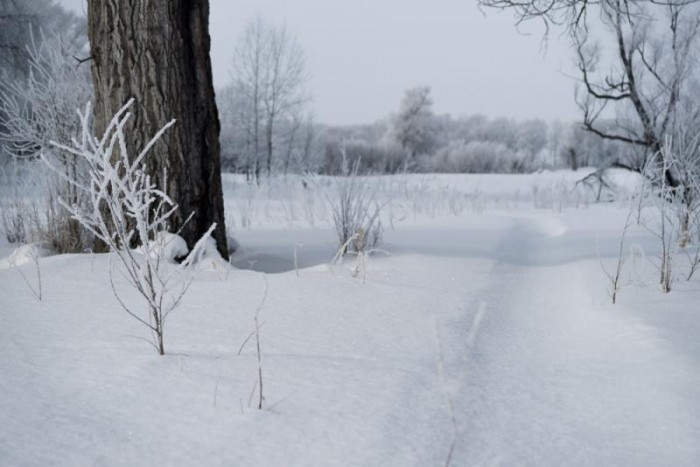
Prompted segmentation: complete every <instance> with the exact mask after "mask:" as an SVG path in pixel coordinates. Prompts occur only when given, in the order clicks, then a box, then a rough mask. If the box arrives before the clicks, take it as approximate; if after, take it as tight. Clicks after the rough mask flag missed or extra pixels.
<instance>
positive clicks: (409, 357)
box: [0, 172, 700, 466]
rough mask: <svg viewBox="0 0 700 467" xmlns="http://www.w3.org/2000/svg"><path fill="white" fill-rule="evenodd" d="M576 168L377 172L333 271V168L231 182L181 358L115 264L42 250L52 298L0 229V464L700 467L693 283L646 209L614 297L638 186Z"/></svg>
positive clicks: (632, 232)
mask: <svg viewBox="0 0 700 467" xmlns="http://www.w3.org/2000/svg"><path fill="white" fill-rule="evenodd" d="M583 175H585V172H576V173H572V172H556V173H551V172H545V173H539V174H532V175H405V176H387V177H376V178H371V179H369V181H368V183H371V184H373V186H375V187H376V190H377V200H378V202H380V203H381V204H382V205H384V207H383V209H382V211H381V219H382V226H383V231H384V242H383V244H382V245H381V247H380V248H381V249H382V251H381V252H377V253H376V254H374V255H372V256H370V257H369V258H366V260H365V262H364V263H362V264H358V263H357V261H356V260H355V259H353V258H349V259H347V260H345V262H344V263H342V264H332V259H333V257H334V255H335V253H336V251H337V249H338V245H337V239H336V237H335V234H334V231H333V229H332V223H331V215H330V210H329V207H328V199H329V198H330V199H332V197H333V193H334V186H335V184H336V183H338V182H337V180H335V179H333V178H324V177H311V178H299V177H289V178H286V179H279V180H274V181H273V182H264V183H263V184H262V185H260V186H256V185H248V184H246V183H245V181H244V180H243V179H242V178H240V177H238V176H231V175H227V176H225V179H224V187H225V196H226V204H227V215H228V218H227V222H228V227H229V229H230V230H231V231H232V232H233V235H234V236H235V237H236V239H237V240H238V242H239V243H240V247H239V249H238V250H237V252H236V253H235V254H234V255H233V258H232V264H233V266H234V267H233V268H227V267H226V265H225V264H222V263H220V262H215V261H213V260H212V261H211V264H206V263H205V264H200V269H201V271H200V272H199V273H198V274H197V275H196V277H195V279H194V282H193V283H192V286H191V288H190V290H189V292H188V294H187V295H186V296H185V298H184V301H183V303H182V304H181V306H180V307H179V308H178V309H176V310H175V311H174V312H173V314H172V315H171V316H170V317H169V321H168V323H167V326H166V328H165V343H166V353H167V354H166V356H164V357H160V356H158V355H157V354H156V352H155V351H154V350H153V349H152V348H151V347H150V346H149V345H148V343H146V342H144V340H143V339H144V338H147V337H148V336H147V335H146V333H145V330H144V327H143V326H142V325H140V324H139V323H138V322H136V321H135V320H133V319H131V318H130V317H129V316H128V315H127V314H126V313H125V312H124V311H123V310H122V309H121V307H120V305H119V303H118V302H117V301H116V300H115V298H114V296H113V293H112V288H111V286H110V278H109V277H110V275H109V269H110V258H109V256H108V255H93V254H82V255H61V256H50V257H43V258H41V259H40V260H39V261H38V266H39V270H40V280H41V286H42V288H41V300H38V299H37V297H36V296H35V294H34V293H33V292H32V288H34V290H36V289H37V288H38V281H39V277H38V275H37V264H35V262H34V261H28V262H26V263H24V264H22V265H19V266H17V267H10V266H11V265H12V264H13V263H14V264H19V263H21V262H22V261H20V260H22V259H26V258H25V256H26V255H22V254H17V253H15V254H14V257H13V258H12V260H10V259H8V257H10V256H11V255H12V254H13V249H14V246H12V245H8V244H7V243H2V244H1V245H0V251H1V254H0V258H5V259H4V260H1V261H0V323H2V324H1V325H0V465H2V466H49V465H59V466H88V465H89V466H92V465H124V466H141V465H144V466H145V465H175V466H191V465H207V466H216V465H222V466H224V465H226V466H230V465H236V466H309V465H318V466H347V465H361V466H365V465H374V466H389V465H392V466H393V465H396V466H410V465H415V466H442V465H453V466H473V465H479V466H481V465H489V466H490V465H503V466H515V465H528V466H531V465H552V466H561V465H568V466H579V465H581V466H584V465H605V466H609V465H610V466H612V465H618V466H628V465H634V466H697V465H700V399H699V398H698V388H700V339H699V338H698V336H700V305H699V304H700V278H698V277H697V275H696V276H695V277H693V278H692V279H691V280H690V281H685V280H683V279H682V278H683V275H684V272H685V269H684V268H686V267H687V264H686V263H687V261H686V260H685V256H684V254H683V252H680V253H679V254H678V255H677V257H676V262H677V264H675V269H674V271H677V277H678V281H677V282H676V283H674V284H673V291H672V292H671V293H669V294H663V293H661V291H660V290H659V286H658V277H657V276H658V271H657V266H656V265H657V255H658V252H659V248H660V246H659V244H658V241H657V239H656V238H655V237H654V235H653V234H652V233H650V232H649V229H648V228H645V227H642V226H637V225H636V224H635V225H633V226H632V227H631V228H630V229H629V231H628V233H627V240H626V243H625V245H624V248H623V250H624V253H623V255H624V256H625V258H626V261H625V263H624V268H623V272H622V279H621V283H622V287H621V289H620V290H619V293H618V297H617V304H616V305H614V306H613V305H612V304H611V299H610V287H611V284H610V280H609V279H608V277H607V276H606V273H605V272H604V269H605V270H607V271H608V272H610V271H613V270H614V269H615V267H616V265H617V262H618V251H619V245H620V237H621V234H622V229H623V226H624V224H625V219H626V216H627V214H628V212H629V208H628V205H629V201H628V200H627V197H626V192H625V191H624V190H621V191H620V192H618V193H616V195H615V196H616V198H617V199H616V200H613V201H608V200H607V197H605V198H606V200H605V201H604V202H600V203H594V202H593V201H594V198H595V196H594V195H595V194H594V193H592V192H589V191H587V190H586V189H584V188H582V187H580V185H579V187H575V185H574V184H575V182H576V181H577V180H579V179H581V177H583ZM619 178H620V179H622V178H624V177H622V176H620V177H619ZM620 184H621V185H622V186H627V187H629V186H630V185H631V182H630V181H629V180H622V181H621V182H620ZM650 222H651V221H650ZM0 241H1V242H5V239H4V237H3V238H2V240H0ZM693 248H695V245H692V246H691V247H689V248H688V252H690V250H692V249H693ZM115 280H116V281H117V287H120V282H119V281H120V278H119V277H118V276H116V277H115ZM30 285H31V287H32V288H30ZM121 285H122V286H123V284H121ZM121 290H128V289H126V288H125V286H123V287H122V288H121ZM131 298H133V299H134V303H138V302H137V301H136V300H137V298H136V297H131ZM256 313H258V315H259V319H260V322H261V324H262V326H261V327H260V347H261V358H262V375H263V382H264V390H263V394H264V401H263V409H262V410H258V409H257V404H258V393H257V390H258V389H257V388H258V379H257V378H258V361H257V353H256V348H255V345H254V341H255V340H254V339H248V340H247V338H248V337H249V336H250V335H251V332H252V331H253V330H254V328H255V324H254V318H255V316H256Z"/></svg>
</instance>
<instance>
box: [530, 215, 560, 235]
mask: <svg viewBox="0 0 700 467" xmlns="http://www.w3.org/2000/svg"><path fill="white" fill-rule="evenodd" d="M566 231H567V228H566V224H565V223H564V221H563V220H562V219H559V218H555V217H549V218H546V219H540V220H539V222H538V223H537V233H538V234H539V235H541V236H543V237H561V236H562V235H564V234H565V233H566Z"/></svg>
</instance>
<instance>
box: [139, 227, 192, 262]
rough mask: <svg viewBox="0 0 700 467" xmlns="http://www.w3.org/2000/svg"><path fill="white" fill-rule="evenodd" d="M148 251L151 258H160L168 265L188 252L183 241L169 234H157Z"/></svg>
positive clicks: (177, 236) (179, 237)
mask: <svg viewBox="0 0 700 467" xmlns="http://www.w3.org/2000/svg"><path fill="white" fill-rule="evenodd" d="M148 251H149V253H150V254H151V256H152V257H154V258H156V257H160V258H161V259H163V260H165V261H167V262H169V263H175V262H176V261H175V258H183V257H185V256H187V253H189V252H190V250H189V248H187V242H185V239H184V238H182V237H181V236H179V235H176V234H173V233H170V232H158V233H157V234H156V238H155V240H153V241H151V242H150V245H149V247H148Z"/></svg>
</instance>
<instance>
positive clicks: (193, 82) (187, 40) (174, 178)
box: [88, 0, 228, 259]
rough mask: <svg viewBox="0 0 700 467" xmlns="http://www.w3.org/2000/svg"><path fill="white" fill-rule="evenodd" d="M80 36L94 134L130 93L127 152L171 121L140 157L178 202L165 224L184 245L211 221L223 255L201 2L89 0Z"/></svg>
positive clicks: (214, 116) (214, 119)
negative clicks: (86, 49) (86, 50)
mask: <svg viewBox="0 0 700 467" xmlns="http://www.w3.org/2000/svg"><path fill="white" fill-rule="evenodd" d="M88 36H89V38H90V47H91V52H92V74H93V81H94V87H95V105H94V108H95V129H94V130H95V132H96V133H97V134H98V135H100V134H102V132H103V131H104V129H105V127H106V125H107V124H108V123H109V121H110V120H111V118H112V116H113V115H114V113H115V112H117V110H119V109H120V108H121V107H122V106H123V105H124V104H125V103H126V102H127V101H128V100H129V99H130V98H132V97H133V98H134V99H135V105H134V107H133V114H134V115H133V117H132V122H131V124H130V126H129V127H128V128H127V135H128V137H129V138H128V139H129V147H128V149H129V154H130V155H131V156H132V157H135V156H136V155H137V154H138V151H139V150H140V149H141V148H143V146H144V144H145V143H146V142H147V141H148V140H149V139H150V138H151V137H152V136H153V135H154V134H155V133H156V132H157V131H158V130H159V129H160V128H161V127H162V126H163V125H165V124H166V123H167V122H168V121H170V120H171V119H176V120H177V123H176V124H175V125H174V126H173V127H172V128H170V129H169V130H168V131H167V132H166V133H165V135H164V136H163V138H162V139H161V140H160V141H159V142H158V143H157V144H156V146H155V147H154V148H153V154H152V155H151V156H150V157H149V158H147V159H148V161H147V164H148V165H147V170H148V172H149V173H150V174H151V176H152V177H153V179H154V181H155V182H156V183H157V184H158V186H159V187H161V188H163V189H164V191H165V192H166V193H167V194H168V195H169V196H170V197H171V198H172V199H173V201H174V202H175V203H177V204H178V205H179V209H178V211H177V212H176V213H175V215H174V216H173V218H172V225H171V226H170V228H171V230H172V231H178V230H180V229H182V230H181V232H180V235H182V237H184V239H185V240H186V241H187V244H188V246H189V247H190V248H192V247H193V246H194V243H195V242H196V241H197V239H198V238H199V237H200V236H201V235H202V234H204V233H205V232H206V231H207V230H208V228H209V227H210V226H211V224H212V223H214V222H216V223H217V228H216V230H215V231H214V233H213V237H214V240H216V243H217V248H218V250H219V253H221V255H222V256H223V257H224V258H226V259H228V251H227V246H226V233H225V224H224V202H223V193H222V187H221V167H220V158H221V154H220V146H219V130H220V125H219V117H218V113H217V108H216V102H215V99H214V86H213V83H212V72H211V61H210V58H209V46H210V38H209V1H208V0H89V2H88ZM164 172H165V173H167V177H164ZM166 178H167V183H165V181H166ZM190 215H192V218H191V219H190V220H189V222H185V221H186V220H187V219H188V217H189V216H190Z"/></svg>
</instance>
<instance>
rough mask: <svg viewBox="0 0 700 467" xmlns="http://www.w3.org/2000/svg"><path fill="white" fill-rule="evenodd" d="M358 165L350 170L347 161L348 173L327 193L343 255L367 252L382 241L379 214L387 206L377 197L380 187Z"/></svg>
mask: <svg viewBox="0 0 700 467" xmlns="http://www.w3.org/2000/svg"><path fill="white" fill-rule="evenodd" d="M358 166H359V164H358V163H356V164H355V165H354V166H353V168H352V169H349V167H348V165H347V161H346V162H345V164H344V172H345V173H344V175H345V176H344V177H335V178H334V179H333V184H332V190H331V192H330V193H327V194H326V199H327V200H328V204H329V206H330V210H331V213H332V216H333V225H334V227H335V232H336V235H337V237H338V243H339V247H340V248H341V250H342V252H341V253H342V254H345V253H346V252H347V251H355V252H360V251H364V250H365V249H368V248H372V247H374V246H377V245H378V244H379V243H381V240H382V225H381V221H380V219H379V213H380V211H381V209H382V207H383V206H382V205H381V204H380V203H379V201H378V200H377V189H376V187H374V186H372V185H371V184H370V183H369V180H368V179H367V178H366V177H361V176H359V175H358Z"/></svg>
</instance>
